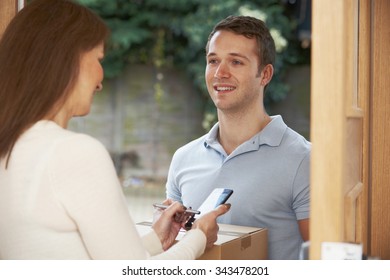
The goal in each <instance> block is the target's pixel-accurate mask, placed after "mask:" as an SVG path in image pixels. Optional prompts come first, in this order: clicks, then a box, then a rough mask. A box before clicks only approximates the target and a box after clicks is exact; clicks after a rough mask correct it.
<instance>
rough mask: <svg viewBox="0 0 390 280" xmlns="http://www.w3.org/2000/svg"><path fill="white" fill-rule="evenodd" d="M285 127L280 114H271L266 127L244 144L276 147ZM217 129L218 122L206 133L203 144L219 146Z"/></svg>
mask: <svg viewBox="0 0 390 280" xmlns="http://www.w3.org/2000/svg"><path fill="white" fill-rule="evenodd" d="M286 129H287V125H286V124H285V123H284V121H283V118H282V117H281V116H280V115H276V116H271V121H270V123H269V124H267V126H266V127H264V128H263V130H262V131H260V132H259V133H257V134H256V135H255V136H253V137H252V139H250V140H248V141H247V142H246V143H244V145H246V144H248V145H251V146H252V147H256V148H257V149H258V148H259V147H260V146H261V145H268V146H271V147H277V146H279V145H280V143H281V142H282V139H283V135H284V132H285V131H286ZM218 130H219V124H218V123H216V124H215V125H214V126H213V127H212V128H211V130H210V131H209V133H208V134H206V137H205V141H204V146H205V147H206V148H208V147H215V146H216V145H217V146H220V144H219V142H218V138H217V135H218Z"/></svg>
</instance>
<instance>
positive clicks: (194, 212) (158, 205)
mask: <svg viewBox="0 0 390 280" xmlns="http://www.w3.org/2000/svg"><path fill="white" fill-rule="evenodd" d="M153 206H154V207H156V208H160V209H167V208H168V207H169V205H165V204H160V203H154V204H153ZM184 212H187V213H190V214H200V211H199V210H193V209H186V210H185V211H184Z"/></svg>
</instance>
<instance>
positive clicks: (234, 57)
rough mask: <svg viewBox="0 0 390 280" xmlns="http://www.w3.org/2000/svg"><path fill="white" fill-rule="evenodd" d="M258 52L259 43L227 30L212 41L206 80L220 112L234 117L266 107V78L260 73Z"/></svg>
mask: <svg viewBox="0 0 390 280" xmlns="http://www.w3.org/2000/svg"><path fill="white" fill-rule="evenodd" d="M256 48H257V45H256V40H255V39H249V38H247V37H245V36H243V35H237V34H235V33H232V32H229V31H225V30H222V31H217V32H216V33H215V34H214V36H213V37H212V38H211V40H210V42H209V49H208V53H207V54H206V61H207V66H206V72H205V79H206V84H207V89H208V91H209V94H210V96H211V98H212V100H213V101H214V104H215V106H216V107H217V108H218V109H219V110H221V111H224V112H231V113H234V112H237V111H242V110H245V108H248V107H251V106H259V105H260V104H262V101H263V94H262V93H263V90H264V86H262V85H261V80H262V77H263V74H262V73H261V74H260V75H259V73H258V69H259V67H258V65H259V61H258V57H257V52H256ZM259 102H260V103H259Z"/></svg>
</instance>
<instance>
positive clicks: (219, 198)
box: [198, 188, 233, 215]
mask: <svg viewBox="0 0 390 280" xmlns="http://www.w3.org/2000/svg"><path fill="white" fill-rule="evenodd" d="M232 193H233V190H231V189H225V188H216V189H214V190H213V191H212V192H211V193H210V195H209V196H208V197H207V198H206V200H205V201H204V202H203V203H202V205H201V206H200V207H199V209H198V210H199V211H200V215H203V214H206V213H208V212H210V211H212V210H213V209H215V208H216V207H218V205H220V204H223V203H225V202H226V201H227V200H228V198H229V197H230V196H231V195H232Z"/></svg>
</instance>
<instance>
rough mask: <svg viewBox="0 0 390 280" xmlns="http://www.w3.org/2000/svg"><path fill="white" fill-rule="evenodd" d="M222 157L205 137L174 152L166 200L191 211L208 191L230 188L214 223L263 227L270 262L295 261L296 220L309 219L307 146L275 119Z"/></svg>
mask: <svg viewBox="0 0 390 280" xmlns="http://www.w3.org/2000/svg"><path fill="white" fill-rule="evenodd" d="M271 118H272V120H271V122H270V123H269V124H268V125H267V126H266V127H265V128H264V129H263V130H262V131H261V132H259V133H258V134H256V135H255V136H254V137H252V138H251V139H250V140H248V141H246V142H245V143H243V144H242V145H240V146H239V147H237V149H236V150H234V151H233V152H232V153H231V154H230V155H227V154H226V152H225V151H224V150H223V148H222V146H221V145H220V144H219V142H218V139H217V134H218V129H219V126H218V124H216V125H215V126H214V127H213V128H212V129H211V130H210V132H209V133H208V134H206V135H204V136H202V137H200V138H198V139H196V140H194V141H192V142H190V143H188V144H187V145H185V146H183V147H181V148H180V149H178V150H177V151H176V153H175V154H174V156H173V158H172V163H171V166H170V170H169V175H168V181H167V195H168V197H170V198H172V199H174V200H178V201H181V202H182V203H183V204H184V205H185V206H187V207H189V206H191V207H193V208H195V209H196V208H197V207H199V206H200V205H201V204H202V202H203V201H204V199H206V197H207V196H208V194H209V193H210V192H211V190H212V189H214V188H218V187H221V188H230V189H233V190H234V193H233V195H232V196H231V197H230V198H229V200H228V202H229V203H231V205H232V207H231V209H230V211H229V212H228V213H227V214H225V215H223V216H222V217H221V218H220V219H219V222H220V223H228V224H234V225H243V226H254V227H262V228H267V229H268V240H269V242H268V246H269V248H268V252H269V258H270V259H298V255H299V248H300V245H301V243H302V239H301V237H300V233H299V229H298V224H297V221H296V220H300V219H306V218H308V217H309V206H310V201H309V197H310V194H309V183H310V150H311V144H310V143H309V142H308V141H306V140H305V139H304V138H303V137H302V136H301V135H299V134H298V133H296V132H295V131H293V130H292V129H290V128H289V127H287V125H286V124H285V123H284V122H283V119H282V117H281V116H273V117H271Z"/></svg>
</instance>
